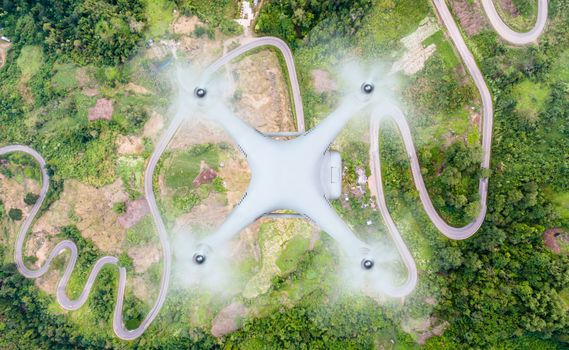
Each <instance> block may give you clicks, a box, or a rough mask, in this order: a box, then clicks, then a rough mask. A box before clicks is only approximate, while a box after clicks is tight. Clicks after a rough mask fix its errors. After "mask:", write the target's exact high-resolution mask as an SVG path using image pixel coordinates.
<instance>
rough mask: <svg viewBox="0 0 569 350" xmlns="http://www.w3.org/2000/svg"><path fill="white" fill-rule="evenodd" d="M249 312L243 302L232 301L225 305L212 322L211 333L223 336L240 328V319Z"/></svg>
mask: <svg viewBox="0 0 569 350" xmlns="http://www.w3.org/2000/svg"><path fill="white" fill-rule="evenodd" d="M246 314H247V309H246V308H245V306H243V304H240V303H232V304H230V305H228V306H226V307H224V308H223V309H222V310H221V311H220V312H219V314H217V316H216V317H215V319H214V320H213V322H212V327H211V334H212V335H213V336H215V337H222V336H224V335H226V334H229V333H231V332H234V331H236V330H237V329H239V323H240V322H239V320H240V319H241V318H243V317H244V316H245V315H246Z"/></svg>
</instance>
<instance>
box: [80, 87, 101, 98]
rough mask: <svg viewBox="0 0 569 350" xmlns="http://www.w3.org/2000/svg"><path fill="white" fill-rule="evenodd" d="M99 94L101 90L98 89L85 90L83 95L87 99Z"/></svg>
mask: <svg viewBox="0 0 569 350" xmlns="http://www.w3.org/2000/svg"><path fill="white" fill-rule="evenodd" d="M98 94H99V90H98V89H97V88H84V89H83V95H85V96H87V97H95V96H97V95H98Z"/></svg>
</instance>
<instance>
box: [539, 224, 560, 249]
mask: <svg viewBox="0 0 569 350" xmlns="http://www.w3.org/2000/svg"><path fill="white" fill-rule="evenodd" d="M563 232H564V231H563V229H562V228H560V227H554V228H550V229H549V230H546V231H545V232H544V233H543V241H544V244H545V246H546V247H547V248H548V249H549V250H551V251H552V252H553V253H555V254H560V253H561V247H559V244H558V243H557V239H556V237H557V236H558V235H560V234H562V233H563Z"/></svg>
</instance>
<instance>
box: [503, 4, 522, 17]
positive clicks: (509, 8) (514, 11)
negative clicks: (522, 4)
mask: <svg viewBox="0 0 569 350" xmlns="http://www.w3.org/2000/svg"><path fill="white" fill-rule="evenodd" d="M499 4H500V6H501V7H502V9H503V10H504V11H506V13H508V14H509V15H510V16H512V17H517V16H519V15H520V12H519V11H518V8H517V7H516V5H515V4H514V2H513V1H512V0H500V2H499Z"/></svg>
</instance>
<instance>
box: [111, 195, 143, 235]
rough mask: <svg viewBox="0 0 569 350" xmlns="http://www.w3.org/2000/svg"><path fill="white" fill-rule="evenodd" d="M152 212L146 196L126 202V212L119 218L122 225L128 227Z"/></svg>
mask: <svg viewBox="0 0 569 350" xmlns="http://www.w3.org/2000/svg"><path fill="white" fill-rule="evenodd" d="M149 212H150V208H149V207H148V202H147V201H146V199H145V198H140V199H137V200H135V201H130V202H128V203H127V204H126V213H124V214H123V215H121V216H120V217H119V218H118V220H119V224H121V226H122V227H124V228H126V229H128V228H131V227H133V226H134V225H136V224H137V223H138V222H139V221H140V220H142V218H144V217H145V216H146V214H148V213H149Z"/></svg>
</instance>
